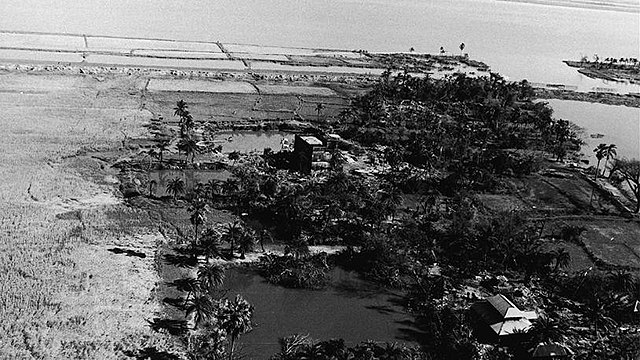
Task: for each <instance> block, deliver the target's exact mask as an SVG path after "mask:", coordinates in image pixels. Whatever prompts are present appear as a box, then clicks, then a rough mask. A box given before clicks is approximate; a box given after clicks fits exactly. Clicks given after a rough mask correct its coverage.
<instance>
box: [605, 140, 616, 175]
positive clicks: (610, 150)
mask: <svg viewBox="0 0 640 360" xmlns="http://www.w3.org/2000/svg"><path fill="white" fill-rule="evenodd" d="M616 155H618V152H617V151H616V144H609V145H607V147H606V149H605V151H604V166H603V167H602V176H604V174H605V173H606V171H607V163H608V162H609V159H612V158H615V157H616Z"/></svg>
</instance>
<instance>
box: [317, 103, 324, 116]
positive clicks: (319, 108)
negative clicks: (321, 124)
mask: <svg viewBox="0 0 640 360" xmlns="http://www.w3.org/2000/svg"><path fill="white" fill-rule="evenodd" d="M322 110H324V104H323V103H318V104H317V105H316V114H318V119H320V115H321V114H322Z"/></svg>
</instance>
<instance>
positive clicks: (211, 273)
mask: <svg viewBox="0 0 640 360" xmlns="http://www.w3.org/2000/svg"><path fill="white" fill-rule="evenodd" d="M198 282H199V283H200V289H202V291H203V292H204V293H209V292H210V290H212V289H215V288H217V287H218V286H220V285H222V283H223V282H224V268H223V267H222V266H221V265H219V264H206V265H204V266H201V267H200V268H199V269H198Z"/></svg>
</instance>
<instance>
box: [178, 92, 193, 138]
mask: <svg viewBox="0 0 640 360" xmlns="http://www.w3.org/2000/svg"><path fill="white" fill-rule="evenodd" d="M173 115H174V116H178V117H179V118H180V137H182V138H184V137H187V136H189V135H190V133H191V130H193V128H194V127H195V122H194V121H193V117H192V116H191V113H190V112H189V106H188V105H187V103H186V102H184V101H183V100H178V102H177V103H176V107H175V108H173Z"/></svg>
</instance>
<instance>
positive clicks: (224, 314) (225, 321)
mask: <svg viewBox="0 0 640 360" xmlns="http://www.w3.org/2000/svg"><path fill="white" fill-rule="evenodd" d="M252 318H253V305H251V304H249V302H247V301H246V300H245V299H243V298H242V296H240V295H236V298H235V300H234V301H233V302H231V301H229V300H224V301H222V302H221V303H220V305H219V307H218V311H217V314H216V320H217V322H218V325H219V326H220V328H221V329H223V330H225V331H226V333H227V335H228V336H229V360H232V359H233V351H234V348H235V342H236V340H237V339H238V337H239V336H240V335H242V334H244V333H247V332H249V331H251V330H252V329H253V326H252V323H251V319H252Z"/></svg>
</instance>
